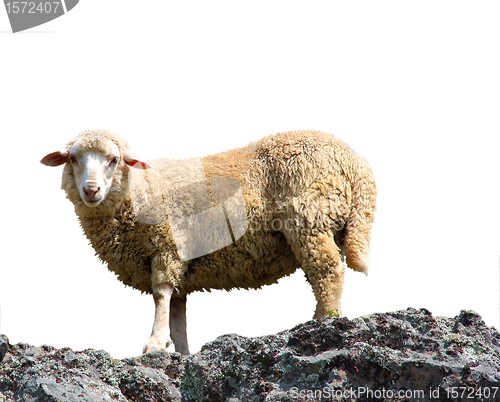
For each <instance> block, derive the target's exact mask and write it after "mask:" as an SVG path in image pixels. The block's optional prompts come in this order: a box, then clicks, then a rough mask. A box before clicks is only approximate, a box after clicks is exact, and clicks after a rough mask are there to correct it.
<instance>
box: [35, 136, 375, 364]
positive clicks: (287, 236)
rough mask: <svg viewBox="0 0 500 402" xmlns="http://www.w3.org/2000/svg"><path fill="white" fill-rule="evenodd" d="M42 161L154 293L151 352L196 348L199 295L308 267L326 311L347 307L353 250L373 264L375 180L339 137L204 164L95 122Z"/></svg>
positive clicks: (271, 143) (123, 270)
mask: <svg viewBox="0 0 500 402" xmlns="http://www.w3.org/2000/svg"><path fill="white" fill-rule="evenodd" d="M41 163H43V164H45V165H47V166H59V165H62V164H65V167H64V171H63V177H62V188H63V189H64V191H65V192H66V193H67V198H68V199H69V200H70V201H71V202H72V203H73V204H74V205H75V211H76V214H77V216H78V218H79V220H80V222H81V226H82V228H83V230H84V232H85V234H86V236H87V237H88V239H89V240H90V242H91V244H92V246H93V247H94V249H95V251H96V253H97V254H98V256H99V257H100V258H101V259H102V260H103V261H105V262H107V265H108V268H109V269H110V270H111V271H113V272H114V273H115V274H116V275H117V276H118V279H119V280H120V281H122V282H123V283H124V284H126V285H129V286H132V287H134V288H136V289H138V290H140V291H142V292H146V293H150V294H151V293H152V294H153V298H154V301H155V319H154V324H153V330H152V334H151V337H150V338H149V340H148V341H147V343H146V345H145V346H144V350H143V351H144V352H145V353H147V352H150V351H153V350H164V349H165V348H166V347H167V346H168V344H169V343H170V340H169V334H170V337H171V339H172V341H173V342H174V345H175V350H176V351H177V352H180V353H182V354H189V348H188V342H187V336H186V296H187V294H188V293H191V292H193V291H201V290H207V289H226V290H230V289H233V288H245V289H248V288H260V287H261V286H262V285H268V284H272V283H275V282H277V280H278V279H279V278H281V277H283V276H286V275H290V274H291V273H293V272H294V271H295V270H296V269H297V268H299V267H300V268H302V270H303V271H304V273H305V276H306V278H307V280H308V282H309V283H310V284H311V286H312V289H313V292H314V295H315V297H316V301H317V306H316V311H315V314H314V317H315V318H317V317H323V316H326V315H328V313H329V312H330V311H332V310H333V311H335V310H336V311H338V312H340V298H341V294H342V287H343V282H344V265H343V263H342V259H343V257H344V256H345V258H346V263H347V265H348V266H349V267H350V268H352V269H354V270H355V271H359V272H364V273H366V272H367V271H368V245H369V238H370V233H369V232H370V229H371V224H372V222H373V214H374V210H375V199H376V187H375V181H374V178H373V175H372V172H371V169H370V167H369V166H368V164H367V163H366V162H365V161H364V159H362V158H360V157H359V156H358V155H357V154H355V153H354V152H353V151H352V150H351V149H350V148H349V147H348V146H347V145H345V144H344V143H342V142H341V141H339V140H337V139H335V138H334V137H333V136H331V135H327V134H324V133H320V132H315V131H297V132H288V133H282V134H277V135H272V136H268V137H266V138H264V139H262V140H261V141H258V142H256V143H252V144H250V145H248V146H246V147H243V148H238V149H234V150H232V151H228V152H223V153H220V154H217V155H213V156H207V157H204V158H201V160H198V161H196V160H190V161H168V160H156V161H154V162H152V161H149V163H148V162H146V161H142V160H140V159H138V158H137V157H134V156H133V155H132V154H131V153H130V151H129V147H128V144H127V143H126V142H125V141H124V140H123V139H122V138H121V137H119V136H118V135H116V134H114V133H111V132H109V131H106V130H95V131H85V132H83V133H81V134H80V135H78V136H77V137H76V138H75V139H73V140H71V141H70V142H69V143H68V144H67V145H66V147H65V148H64V149H62V150H59V151H56V152H53V153H51V154H48V155H47V156H45V157H44V158H43V159H42V160H41ZM151 165H153V166H154V168H153V169H151V168H152V166H151ZM131 167H133V168H138V169H139V170H137V171H135V170H133V169H130V168H131ZM147 169H151V170H147ZM132 171H134V172H138V173H139V175H136V174H134V175H130V177H129V172H130V173H132ZM153 172H156V173H155V174H156V176H154V175H153ZM221 211H222V212H221ZM242 212H243V213H242ZM221 217H222V219H221ZM228 233H229V237H228Z"/></svg>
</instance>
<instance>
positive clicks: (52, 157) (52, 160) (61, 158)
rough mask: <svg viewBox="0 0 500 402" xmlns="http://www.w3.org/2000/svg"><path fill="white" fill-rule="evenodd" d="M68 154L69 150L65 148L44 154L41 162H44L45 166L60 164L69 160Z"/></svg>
mask: <svg viewBox="0 0 500 402" xmlns="http://www.w3.org/2000/svg"><path fill="white" fill-rule="evenodd" d="M68 156H69V152H68V150H67V149H63V150H59V151H56V152H52V153H51V154H48V155H46V156H44V157H43V158H42V160H41V161H40V163H43V164H44V165H45V166H60V165H63V164H65V163H66V162H67V160H68Z"/></svg>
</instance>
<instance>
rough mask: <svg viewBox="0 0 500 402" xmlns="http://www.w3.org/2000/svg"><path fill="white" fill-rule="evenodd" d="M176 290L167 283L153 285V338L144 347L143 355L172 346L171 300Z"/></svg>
mask: <svg viewBox="0 0 500 402" xmlns="http://www.w3.org/2000/svg"><path fill="white" fill-rule="evenodd" d="M173 292H174V288H173V287H172V286H171V285H169V284H167V283H160V284H159V285H153V299H154V301H155V321H154V324H153V330H152V331H151V337H150V338H149V339H148V341H147V342H146V345H144V349H143V353H149V352H154V351H158V350H165V349H166V348H167V347H168V345H170V338H169V333H170V328H169V316H170V299H171V297H172V293H173Z"/></svg>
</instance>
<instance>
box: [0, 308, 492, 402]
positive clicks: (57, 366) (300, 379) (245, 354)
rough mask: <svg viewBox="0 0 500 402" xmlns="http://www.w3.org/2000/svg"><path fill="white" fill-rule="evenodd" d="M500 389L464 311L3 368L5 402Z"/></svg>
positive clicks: (10, 361) (37, 359) (27, 357)
mask: <svg viewBox="0 0 500 402" xmlns="http://www.w3.org/2000/svg"><path fill="white" fill-rule="evenodd" d="M0 339H2V342H3V343H0V347H1V345H8V341H4V338H0ZM5 339H6V338H5ZM0 351H1V349H0ZM499 386H500V334H499V333H498V331H496V330H495V329H494V328H490V327H487V326H486V325H485V324H484V322H483V321H482V319H481V317H480V316H479V315H478V314H476V313H474V312H472V311H465V310H464V311H462V312H461V313H460V315H458V316H457V317H455V318H453V319H452V318H444V317H433V316H432V315H431V314H430V313H429V312H428V311H426V310H423V309H422V310H415V309H411V308H410V309H407V310H404V311H397V312H393V313H384V314H373V315H370V316H365V317H361V318H356V319H354V320H348V319H346V318H324V319H320V320H314V321H309V322H307V323H304V324H301V325H298V326H296V327H295V328H293V329H290V330H287V331H283V332H280V333H278V334H276V335H269V336H264V337H259V338H245V337H242V336H238V335H234V334H231V335H224V336H221V337H219V338H217V339H216V340H215V341H213V342H210V343H208V344H206V345H205V346H204V347H203V348H202V350H201V351H200V352H199V353H197V354H195V355H192V356H187V357H181V356H180V355H179V354H177V353H167V352H153V353H150V354H148V355H142V356H140V357H135V358H127V359H123V360H116V359H112V358H111V356H110V355H109V354H108V353H106V352H103V351H95V350H92V349H87V350H84V351H81V352H76V351H72V350H71V349H68V348H63V349H54V348H52V347H50V346H42V347H33V346H30V345H27V344H22V343H19V344H17V345H10V346H9V349H8V351H7V353H6V355H5V358H4V361H3V363H2V365H1V366H0V401H2V402H3V401H158V400H162V401H197V402H198V401H223V400H226V401H306V400H313V401H321V400H325V401H327V400H328V401H332V400H342V401H343V400H360V401H368V400H392V401H396V400H401V401H402V400H421V401H426V400H437V401H439V400H442V401H445V400H449V401H451V400H462V399H463V400H466V399H464V397H463V396H460V392H462V390H466V392H468V393H469V395H472V397H471V398H469V400H472V399H475V400H484V401H495V400H500V390H499V389H498V388H499ZM457 387H465V388H457ZM457 392H459V394H456V393H457ZM479 393H480V394H479Z"/></svg>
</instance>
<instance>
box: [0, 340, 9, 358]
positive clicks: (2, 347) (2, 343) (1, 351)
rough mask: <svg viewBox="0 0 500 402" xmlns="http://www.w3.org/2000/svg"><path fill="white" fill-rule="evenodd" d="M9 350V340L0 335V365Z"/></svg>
mask: <svg viewBox="0 0 500 402" xmlns="http://www.w3.org/2000/svg"><path fill="white" fill-rule="evenodd" d="M8 349H9V338H7V337H6V336H5V335H0V363H1V362H2V360H3V358H4V356H5V354H6V353H7V350H8Z"/></svg>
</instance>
